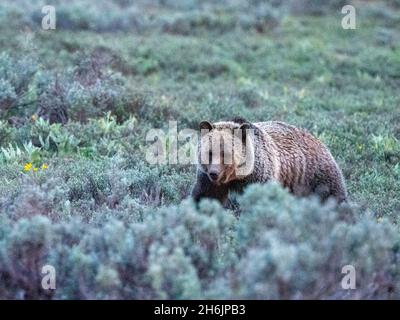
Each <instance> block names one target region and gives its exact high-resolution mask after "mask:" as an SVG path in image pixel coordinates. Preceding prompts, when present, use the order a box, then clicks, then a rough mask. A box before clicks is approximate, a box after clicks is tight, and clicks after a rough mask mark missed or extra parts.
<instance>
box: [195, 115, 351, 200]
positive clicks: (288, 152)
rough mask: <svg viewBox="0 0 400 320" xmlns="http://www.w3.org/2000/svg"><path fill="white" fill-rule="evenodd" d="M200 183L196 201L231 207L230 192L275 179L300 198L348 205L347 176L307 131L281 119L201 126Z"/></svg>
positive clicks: (199, 150) (197, 188)
mask: <svg viewBox="0 0 400 320" xmlns="http://www.w3.org/2000/svg"><path fill="white" fill-rule="evenodd" d="M200 130H201V138H200V142H199V147H198V165H197V181H196V183H195V185H194V187H193V191H192V197H193V198H194V200H195V201H199V200H200V199H202V198H214V199H218V200H219V201H220V202H221V203H222V204H223V205H224V206H227V204H228V202H227V201H228V195H229V192H230V191H235V192H241V191H242V190H243V188H244V187H245V186H247V185H248V184H250V183H266V182H268V181H271V180H275V181H277V182H278V183H280V184H281V185H282V186H283V187H285V188H287V189H288V190H289V191H290V192H291V193H293V194H294V195H296V196H308V195H311V194H316V195H318V196H319V197H320V198H321V200H322V201H325V200H326V199H328V198H330V197H332V198H334V199H336V201H338V202H343V201H346V198H347V192H346V187H345V183H344V179H343V175H342V172H341V170H340V169H339V167H338V165H337V164H336V162H335V160H334V159H333V157H332V155H331V153H330V152H329V150H328V149H327V147H326V146H324V145H323V144H322V143H321V142H320V141H319V140H318V139H317V138H315V137H314V136H312V135H311V134H310V133H309V132H307V131H306V130H304V129H299V128H297V127H295V126H292V125H289V124H286V123H284V122H279V121H268V122H257V123H250V122H248V121H246V120H244V119H242V118H235V119H233V120H232V121H224V122H216V123H210V122H208V121H202V122H201V123H200Z"/></svg>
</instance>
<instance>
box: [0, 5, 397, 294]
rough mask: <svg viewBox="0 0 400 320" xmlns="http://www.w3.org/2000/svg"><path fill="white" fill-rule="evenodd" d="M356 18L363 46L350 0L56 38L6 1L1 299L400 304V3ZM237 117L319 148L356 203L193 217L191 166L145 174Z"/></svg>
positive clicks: (269, 197) (106, 20)
mask: <svg viewBox="0 0 400 320" xmlns="http://www.w3.org/2000/svg"><path fill="white" fill-rule="evenodd" d="M350 2H351V4H353V5H354V6H355V8H356V10H357V11H356V12H357V28H356V29H355V30H345V29H343V28H342V25H341V21H342V18H343V14H342V13H341V8H342V6H343V5H344V4H346V3H348V2H346V1H340V0H329V1H324V2H321V1H316V0H301V1H300V0H299V1H289V0H287V1H284V0H269V1H257V0H252V1H240V0H224V1H219V2H215V1H196V0H182V1H169V0H158V1H156V0H140V1H130V0H115V1H106V0H100V1H96V2H92V1H84V0H72V1H68V2H65V1H53V3H54V7H55V9H56V14H57V27H56V29H55V30H42V27H41V21H42V18H43V16H44V14H42V12H41V8H42V7H43V6H44V5H45V4H46V3H45V2H44V1H41V0H30V1H28V0H16V1H11V0H3V1H1V3H0V48H1V52H0V298H2V299H15V298H17V299H192V298H200V299H202V298H214V299H221V298H225V299H235V298H243V299H309V298H317V299H329V298H330V299H396V298H397V299H398V298H400V266H399V260H400V235H399V228H398V224H399V222H400V220H399V219H400V218H399V213H400V196H399V194H400V183H399V180H400V108H399V106H400V95H399V92H400V31H399V30H400V2H399V1H398V0H391V1H350ZM234 116H241V117H244V118H246V119H248V120H249V121H268V120H280V121H285V122H288V123H291V124H294V125H296V126H299V127H303V128H306V129H307V130H309V131H310V132H311V133H313V134H314V135H315V136H317V137H318V138H319V139H320V140H321V141H323V142H324V143H325V144H326V145H327V146H328V147H329V149H330V150H331V152H332V154H333V155H334V157H335V159H336V160H337V162H338V164H339V166H340V167H341V169H342V171H343V173H344V176H345V180H346V183H347V188H348V192H349V199H350V201H349V203H348V204H346V205H343V206H340V207H338V206H337V205H336V204H335V203H333V202H329V203H326V204H321V203H319V201H318V200H317V199H315V198H308V199H297V198H294V197H293V196H292V195H290V194H288V193H287V191H286V190H283V189H282V188H281V187H280V186H278V185H275V184H273V183H271V184H268V185H263V186H261V185H252V186H250V187H249V188H248V189H247V190H246V191H245V193H244V194H243V195H235V197H236V198H237V202H238V204H239V206H240V210H227V209H223V208H222V207H221V206H220V205H219V204H218V203H216V202H214V201H203V202H202V203H200V205H199V207H196V206H195V205H194V203H193V202H192V201H191V199H190V197H189V195H190V191H191V187H192V185H193V182H194V181H195V171H196V167H195V165H182V164H163V165H157V164H154V165H152V164H149V163H148V162H147V161H146V159H145V156H144V155H145V153H146V150H147V148H148V143H147V142H146V134H147V133H148V132H149V130H151V129H162V130H164V131H165V132H167V130H168V126H169V121H177V123H178V129H179V130H181V129H185V128H191V129H197V128H198V124H199V122H200V121H202V120H209V121H217V120H224V119H229V118H232V117H234ZM45 265H51V266H54V268H55V270H56V274H57V278H56V279H57V281H56V283H57V288H56V289H55V290H45V289H43V287H42V285H41V281H42V277H43V274H42V267H43V266H45ZM346 265H352V266H354V268H355V270H356V274H357V281H356V285H357V287H356V289H353V290H345V289H343V287H342V286H341V281H342V278H343V276H344V275H343V274H342V272H341V271H342V268H343V266H346Z"/></svg>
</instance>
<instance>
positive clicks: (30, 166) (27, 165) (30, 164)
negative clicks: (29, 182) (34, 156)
mask: <svg viewBox="0 0 400 320" xmlns="http://www.w3.org/2000/svg"><path fill="white" fill-rule="evenodd" d="M31 169H32V163H30V162H29V163H26V164H25V166H24V170H25V171H29V170H31Z"/></svg>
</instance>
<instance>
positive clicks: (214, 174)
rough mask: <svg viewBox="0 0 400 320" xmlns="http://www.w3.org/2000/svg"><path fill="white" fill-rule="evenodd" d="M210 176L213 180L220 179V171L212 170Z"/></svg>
mask: <svg viewBox="0 0 400 320" xmlns="http://www.w3.org/2000/svg"><path fill="white" fill-rule="evenodd" d="M210 178H211V180H213V181H215V180H217V179H218V173H216V172H210Z"/></svg>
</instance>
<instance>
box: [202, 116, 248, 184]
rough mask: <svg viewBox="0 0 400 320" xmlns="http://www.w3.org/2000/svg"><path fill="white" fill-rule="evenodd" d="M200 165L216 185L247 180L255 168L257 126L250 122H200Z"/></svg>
mask: <svg viewBox="0 0 400 320" xmlns="http://www.w3.org/2000/svg"><path fill="white" fill-rule="evenodd" d="M200 132H201V138H200V143H199V149H198V167H199V169H200V170H201V171H202V172H204V173H205V174H207V176H208V178H209V179H210V181H211V182H213V183H214V184H216V185H221V184H227V183H229V182H232V181H235V180H240V179H244V178H245V177H247V176H248V175H250V174H251V173H252V171H253V167H254V143H253V134H254V127H253V126H252V124H251V123H248V122H247V121H244V120H243V121H226V122H216V123H210V122H209V121H202V122H201V123H200Z"/></svg>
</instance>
